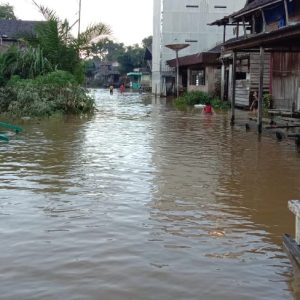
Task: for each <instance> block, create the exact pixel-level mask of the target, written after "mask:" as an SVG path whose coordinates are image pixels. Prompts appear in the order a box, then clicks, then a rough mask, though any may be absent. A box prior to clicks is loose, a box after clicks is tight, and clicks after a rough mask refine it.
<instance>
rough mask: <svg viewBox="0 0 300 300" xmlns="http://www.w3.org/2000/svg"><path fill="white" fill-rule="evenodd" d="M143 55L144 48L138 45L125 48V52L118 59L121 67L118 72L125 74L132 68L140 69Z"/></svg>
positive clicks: (142, 64)
mask: <svg viewBox="0 0 300 300" xmlns="http://www.w3.org/2000/svg"><path fill="white" fill-rule="evenodd" d="M144 53H145V50H144V48H141V47H140V46H139V45H138V44H135V45H133V46H128V47H126V49H125V52H124V53H123V54H121V55H120V56H119V58H118V62H119V63H120V65H121V67H120V72H121V73H122V74H126V73H128V72H130V71H132V70H133V69H134V68H142V67H143V66H144Z"/></svg>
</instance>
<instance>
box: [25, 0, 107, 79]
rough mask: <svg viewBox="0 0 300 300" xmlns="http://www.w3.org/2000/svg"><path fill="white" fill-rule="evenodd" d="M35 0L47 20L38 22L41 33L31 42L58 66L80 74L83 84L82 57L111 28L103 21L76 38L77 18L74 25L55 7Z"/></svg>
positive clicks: (37, 30)
mask: <svg viewBox="0 0 300 300" xmlns="http://www.w3.org/2000/svg"><path fill="white" fill-rule="evenodd" d="M32 1H33V3H34V4H35V5H36V6H37V7H38V9H39V11H40V12H41V13H42V15H43V16H44V18H45V19H46V22H41V23H40V24H38V25H37V26H36V28H35V31H36V33H37V35H36V36H35V37H28V38H27V41H28V42H29V43H30V45H32V46H33V47H36V46H37V45H39V46H40V47H41V49H42V50H43V52H44V55H45V57H46V58H47V59H48V60H49V61H50V63H51V64H52V65H53V66H54V67H55V68H56V69H60V70H65V71H68V72H70V73H72V74H74V75H75V76H76V78H77V80H78V82H79V83H80V82H82V80H83V71H84V70H83V66H82V62H81V58H80V56H84V57H86V56H89V55H90V52H91V48H92V43H93V41H95V39H97V40H98V41H99V40H101V39H102V38H104V37H106V36H109V35H110V34H111V29H110V27H109V26H108V25H106V24H104V23H101V22H100V23H97V24H93V25H90V26H88V27H87V29H86V30H85V31H83V32H81V33H80V34H79V35H78V37H77V38H74V37H73V36H72V35H71V30H72V28H73V26H74V25H75V24H76V23H77V21H76V22H75V23H74V24H73V25H70V24H69V22H68V20H61V19H60V18H59V17H58V16H57V14H56V13H55V12H54V11H53V10H51V9H49V8H47V7H44V6H42V5H39V4H37V3H36V2H35V1H34V0H32Z"/></svg>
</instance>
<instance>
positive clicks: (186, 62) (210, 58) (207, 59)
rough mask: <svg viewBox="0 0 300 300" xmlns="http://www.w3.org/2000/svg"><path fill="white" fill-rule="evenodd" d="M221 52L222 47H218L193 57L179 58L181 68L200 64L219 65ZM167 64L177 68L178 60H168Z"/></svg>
mask: <svg viewBox="0 0 300 300" xmlns="http://www.w3.org/2000/svg"><path fill="white" fill-rule="evenodd" d="M220 51H221V46H220V45H218V46H216V47H215V48H213V49H211V50H209V51H207V52H200V53H196V54H192V55H187V56H182V57H179V59H178V64H179V65H180V66H181V67H182V66H191V65H198V64H218V58H219V56H220ZM167 64H168V65H169V66H170V67H176V59H171V60H168V61H167Z"/></svg>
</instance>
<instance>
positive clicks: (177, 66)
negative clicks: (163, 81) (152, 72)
mask: <svg viewBox="0 0 300 300" xmlns="http://www.w3.org/2000/svg"><path fill="white" fill-rule="evenodd" d="M178 87H179V60H178V50H176V94H177V98H178V97H179V88H178Z"/></svg>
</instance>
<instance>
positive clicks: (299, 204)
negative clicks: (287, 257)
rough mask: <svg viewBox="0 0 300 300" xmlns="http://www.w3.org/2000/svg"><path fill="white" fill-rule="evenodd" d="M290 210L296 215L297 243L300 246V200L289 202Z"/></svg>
mask: <svg viewBox="0 0 300 300" xmlns="http://www.w3.org/2000/svg"><path fill="white" fill-rule="evenodd" d="M288 206H289V210H290V211H291V212H292V213H293V214H294V215H295V226H296V227H295V241H296V243H297V244H298V245H299V244H300V201H299V200H290V201H289V204H288Z"/></svg>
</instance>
